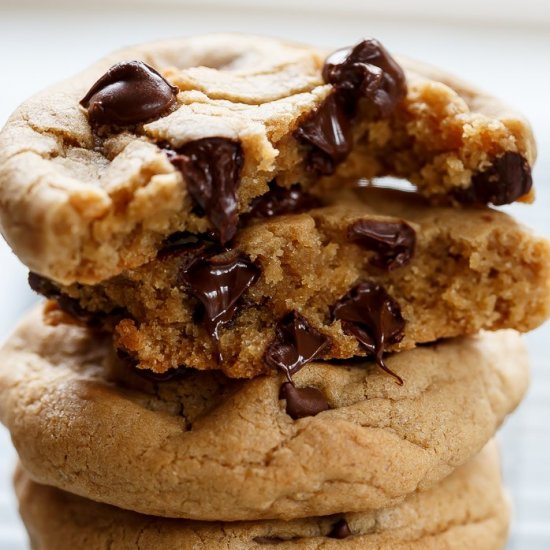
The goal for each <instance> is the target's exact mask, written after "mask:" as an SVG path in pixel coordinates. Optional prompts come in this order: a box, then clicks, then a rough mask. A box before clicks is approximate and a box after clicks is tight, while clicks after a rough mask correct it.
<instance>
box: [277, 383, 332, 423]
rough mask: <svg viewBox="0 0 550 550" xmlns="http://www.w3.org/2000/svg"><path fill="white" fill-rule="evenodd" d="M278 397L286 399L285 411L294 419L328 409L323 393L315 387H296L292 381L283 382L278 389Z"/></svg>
mask: <svg viewBox="0 0 550 550" xmlns="http://www.w3.org/2000/svg"><path fill="white" fill-rule="evenodd" d="M279 399H285V400H286V412H287V414H288V415H289V416H290V417H291V418H292V419H294V420H297V419H298V418H304V417H306V416H315V415H316V414H319V413H320V412H322V411H327V410H328V409H329V405H328V402H327V400H326V398H325V396H324V395H323V393H322V392H321V391H320V390H318V389H317V388H310V387H306V388H297V387H296V386H295V385H294V384H293V383H292V382H285V383H284V384H283V385H282V386H281V389H280V391H279Z"/></svg>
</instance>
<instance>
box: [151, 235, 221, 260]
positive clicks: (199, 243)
mask: <svg viewBox="0 0 550 550" xmlns="http://www.w3.org/2000/svg"><path fill="white" fill-rule="evenodd" d="M206 250H215V251H216V252H222V251H223V250H222V249H221V248H220V247H218V246H217V245H216V243H214V242H213V241H210V240H209V239H208V236H205V235H195V234H193V233H188V232H186V231H182V232H179V233H173V234H172V235H170V236H169V237H168V238H167V239H165V240H164V242H163V243H162V246H161V247H160V249H159V251H158V253H157V258H158V259H163V258H167V257H169V256H172V255H174V254H178V255H182V254H189V255H191V256H192V257H195V256H196V255H197V254H200V253H201V252H204V251H206Z"/></svg>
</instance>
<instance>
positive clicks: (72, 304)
mask: <svg viewBox="0 0 550 550" xmlns="http://www.w3.org/2000/svg"><path fill="white" fill-rule="evenodd" d="M30 283H31V286H32V287H33V288H34V289H35V290H36V291H37V292H39V293H41V294H43V295H45V296H46V297H48V298H50V299H52V300H53V302H52V303H51V304H50V306H49V307H48V311H47V318H48V319H49V321H50V323H54V324H55V323H57V322H59V321H60V320H63V319H64V318H65V317H67V315H66V314H69V315H70V316H71V318H76V319H78V320H80V322H82V323H84V324H87V325H88V326H91V327H95V328H99V329H103V330H107V331H108V332H109V333H111V334H113V338H114V343H115V346H116V348H117V349H118V350H119V352H121V353H122V355H124V356H125V357H127V358H129V359H130V360H131V361H132V362H134V363H135V364H136V365H137V366H138V367H140V368H142V369H146V370H149V371H153V372H157V373H163V372H167V371H170V370H171V369H176V368H178V367H180V366H182V365H185V366H187V367H193V368H196V369H201V370H205V369H206V370H208V369H221V370H223V371H224V372H225V373H226V374H227V375H228V376H230V377H236V378H248V377H253V376H255V375H257V374H260V373H264V372H271V371H273V370H280V371H281V372H283V373H284V374H285V375H286V376H287V379H288V380H289V381H290V379H291V376H292V375H293V374H294V373H295V372H297V371H298V370H299V369H300V368H301V367H302V366H303V365H304V364H306V363H307V362H309V361H313V360H318V359H348V358H351V357H355V356H367V357H371V358H373V359H374V360H375V361H376V362H377V363H378V365H379V366H380V367H381V368H382V369H385V370H388V372H389V371H390V369H387V367H386V365H385V362H384V361H385V360H384V353H385V352H387V351H397V350H404V349H410V348H413V347H414V346H415V345H417V344H421V343H427V342H433V341H436V340H438V339H441V338H451V337H455V336H461V335H465V334H475V333H476V332H478V331H479V330H481V329H488V330H498V329H503V328H513V329H516V330H519V331H522V332H527V331H529V330H532V329H534V328H535V327H537V326H539V325H540V324H541V323H542V322H544V320H545V319H546V318H547V317H548V315H549V314H550V246H549V244H548V242H547V241H546V240H544V239H542V238H540V237H537V236H535V235H533V234H532V233H531V232H530V231H529V230H528V229H526V228H524V227H523V226H521V225H519V224H518V223H516V222H515V221H514V220H513V219H512V218H510V217H509V216H507V215H506V214H504V213H501V212H498V211H496V210H494V209H490V208H460V209H458V208H451V207H435V206H432V205H429V204H428V203H427V202H426V200H425V199H423V198H421V197H419V196H418V195H415V194H412V193H406V192H402V191H395V190H384V189H377V188H362V189H361V188H359V189H355V190H351V189H349V190H344V191H340V192H337V193H334V194H332V195H330V196H329V195H328V194H325V195H324V196H323V200H322V201H320V199H318V198H316V197H313V196H309V197H306V196H304V195H303V194H302V195H300V194H299V193H298V191H297V190H296V189H294V190H293V191H291V192H289V191H281V189H272V191H271V192H270V193H269V194H268V195H266V196H265V197H264V198H263V199H262V201H260V202H256V203H255V207H254V209H253V210H252V214H251V215H249V216H248V217H247V219H246V224H245V225H244V226H243V227H242V228H241V229H240V230H239V233H238V234H237V236H236V238H235V239H234V241H233V242H232V245H231V246H221V245H220V244H219V243H218V242H217V241H216V240H215V239H212V238H211V237H209V236H207V235H193V234H190V233H176V234H174V235H172V236H171V237H170V238H169V239H167V240H166V241H165V242H164V245H163V247H162V248H161V250H160V251H159V252H158V254H157V256H156V257H155V258H154V259H153V260H151V261H150V262H148V263H147V264H144V265H143V266H140V267H138V268H136V269H131V270H126V271H124V272H123V273H121V274H120V275H118V276H116V277H113V278H111V279H109V280H107V281H104V282H102V283H99V284H97V285H83V284H73V285H59V284H56V283H54V282H53V281H51V280H49V279H47V278H44V277H43V276H41V275H38V274H31V276H30ZM396 379H397V380H398V381H400V379H399V377H396ZM309 397H311V398H315V396H309Z"/></svg>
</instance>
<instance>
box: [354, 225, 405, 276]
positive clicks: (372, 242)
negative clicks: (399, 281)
mask: <svg viewBox="0 0 550 550" xmlns="http://www.w3.org/2000/svg"><path fill="white" fill-rule="evenodd" d="M348 239H349V240H350V241H351V242H354V243H357V244H359V245H360V246H362V247H363V248H366V249H367V250H372V251H373V252H375V253H376V255H375V256H374V257H373V258H372V259H371V263H372V264H373V265H375V266H376V267H379V268H381V269H385V270H387V271H392V270H393V269H396V268H398V267H403V266H405V265H407V264H408V263H409V262H410V261H411V259H412V257H413V255H414V251H415V247H416V232H415V230H414V229H413V228H412V227H411V226H410V225H409V224H408V223H406V222H404V221H391V222H390V221H381V220H368V219H365V220H358V221H356V222H353V223H352V224H350V225H349V226H348Z"/></svg>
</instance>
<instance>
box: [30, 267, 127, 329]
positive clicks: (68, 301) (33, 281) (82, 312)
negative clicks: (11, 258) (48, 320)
mask: <svg viewBox="0 0 550 550" xmlns="http://www.w3.org/2000/svg"><path fill="white" fill-rule="evenodd" d="M28 281H29V286H30V287H31V288H32V290H34V291H35V292H37V293H38V294H41V295H42V296H45V297H46V298H48V299H50V300H55V301H56V302H57V304H58V306H59V308H60V309H62V310H63V311H64V312H65V313H68V314H69V315H70V316H71V317H74V318H75V319H77V320H78V321H81V322H82V323H85V324H86V325H88V326H89V327H92V328H99V327H101V326H102V325H103V322H104V321H105V318H106V317H107V315H106V314H105V313H102V312H94V311H89V310H87V309H85V308H83V307H82V306H81V305H80V303H79V301H78V300H77V299H76V298H71V297H70V296H66V295H65V294H63V293H62V292H61V290H60V289H59V288H58V287H57V286H56V285H55V284H54V283H53V282H52V281H51V280H50V279H47V278H46V277H43V276H42V275H38V273H33V272H32V271H31V272H30V273H29V278H28ZM120 314H121V311H119V310H115V311H113V312H111V314H110V315H120Z"/></svg>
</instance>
